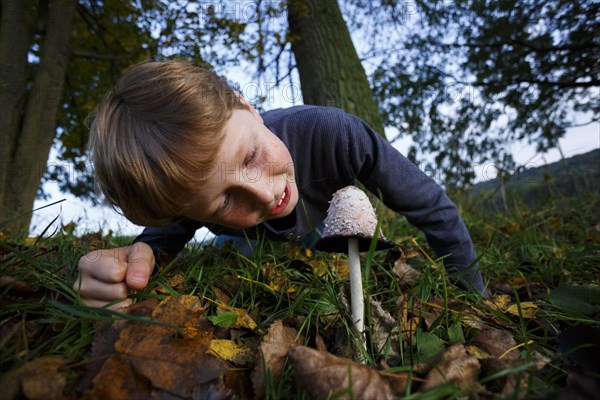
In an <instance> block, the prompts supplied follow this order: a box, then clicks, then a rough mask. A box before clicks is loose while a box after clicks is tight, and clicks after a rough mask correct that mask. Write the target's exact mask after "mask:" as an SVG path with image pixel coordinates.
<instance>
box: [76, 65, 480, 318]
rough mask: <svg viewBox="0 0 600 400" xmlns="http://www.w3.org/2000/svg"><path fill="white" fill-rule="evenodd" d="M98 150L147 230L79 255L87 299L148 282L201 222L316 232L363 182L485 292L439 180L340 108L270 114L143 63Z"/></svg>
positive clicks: (214, 226) (118, 192)
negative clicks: (342, 194)
mask: <svg viewBox="0 0 600 400" xmlns="http://www.w3.org/2000/svg"><path fill="white" fill-rule="evenodd" d="M90 148H91V152H92V159H93V162H94V168H95V173H96V177H97V180H98V183H99V186H100V188H101V189H102V191H103V192H104V194H105V196H106V198H107V200H108V201H109V202H110V203H111V204H112V205H113V206H116V207H119V208H120V209H121V211H122V212H123V214H124V215H125V217H127V218H128V219H129V220H131V221H132V222H134V223H136V224H140V225H144V226H147V227H148V228H146V229H145V230H144V231H143V233H142V234H141V235H140V236H138V237H137V238H136V239H135V241H134V244H133V245H132V246H127V247H123V248H118V249H114V250H99V251H95V252H92V253H89V254H88V255H86V256H84V257H82V258H81V260H80V261H79V265H78V267H79V269H80V279H78V280H77V281H76V282H75V284H74V285H73V287H74V289H75V290H78V291H79V292H80V294H81V296H82V298H83V299H84V301H85V302H86V303H87V304H89V305H92V306H102V305H105V304H106V303H108V302H110V301H113V300H115V299H117V298H125V297H127V294H128V292H129V289H141V288H143V287H145V286H146V284H147V282H148V279H149V276H150V274H151V273H152V271H153V268H154V266H155V260H157V259H158V258H157V254H158V253H159V252H164V253H166V254H168V255H170V256H175V255H176V254H177V253H178V252H179V251H180V250H181V249H182V248H183V247H184V245H185V243H186V242H187V241H189V240H190V239H191V238H192V237H193V235H194V232H195V231H196V230H197V229H198V228H200V227H202V226H206V227H208V228H209V229H210V230H211V231H212V232H214V233H215V234H216V235H217V237H218V238H219V237H223V236H224V235H233V236H238V237H243V238H250V239H252V238H256V237H257V236H258V235H266V236H267V237H269V238H273V239H280V240H281V239H287V240H296V241H299V240H303V239H307V238H309V237H310V236H311V234H315V233H316V234H317V235H318V234H319V225H321V223H322V221H323V220H324V218H325V216H326V212H327V207H328V203H329V200H330V199H331V197H332V195H333V193H334V192H335V191H337V190H338V189H340V188H342V187H344V186H347V185H350V184H353V183H355V182H356V181H359V182H361V183H362V184H363V185H364V186H365V187H366V188H367V189H368V190H370V191H371V192H373V193H374V194H376V195H377V196H378V197H379V196H381V198H382V200H383V201H384V203H385V204H386V205H387V206H388V207H390V208H391V209H393V210H394V211H396V212H399V213H401V214H403V215H405V216H406V217H407V218H408V220H409V221H410V222H411V223H412V224H413V225H415V226H417V227H418V228H419V229H421V230H422V231H423V232H425V234H426V237H427V240H428V242H429V244H430V246H431V247H432V248H433V249H434V251H435V252H436V254H437V255H438V256H439V257H445V258H444V265H445V267H446V269H447V270H448V271H449V272H459V273H460V281H461V283H462V286H465V287H469V288H473V289H475V290H477V291H479V292H480V293H483V294H485V288H484V285H483V281H482V278H481V275H480V273H479V271H478V266H477V265H476V263H475V252H474V249H473V244H472V242H471V238H470V236H469V233H468V231H467V229H466V227H465V225H464V223H463V221H462V219H461V218H460V216H459V214H458V211H457V209H456V207H455V206H454V204H453V203H452V202H451V201H450V200H449V199H448V198H447V197H446V195H445V193H444V191H443V190H442V188H441V187H440V186H439V185H437V184H436V183H435V182H434V181H433V180H432V179H430V178H429V177H427V176H426V175H425V174H424V173H422V172H421V171H420V170H419V169H418V168H417V167H416V166H415V165H414V164H412V163H411V162H410V161H408V160H407V159H406V158H404V157H403V156H402V155H401V154H400V153H399V152H398V151H397V150H395V149H394V148H393V147H392V146H391V145H390V144H389V143H388V142H387V141H385V140H384V139H383V138H382V137H381V136H380V135H378V134H377V133H376V132H375V131H373V130H372V129H371V128H370V127H369V126H368V125H367V124H366V123H365V122H364V121H362V120H360V119H359V118H357V117H355V116H352V115H349V114H346V113H345V112H344V111H342V110H339V109H335V108H327V107H314V106H296V107H292V108H289V109H280V110H273V111H269V112H266V113H265V114H264V115H263V116H262V117H261V116H260V115H259V114H258V113H257V112H256V111H255V110H254V109H253V108H252V107H251V106H250V105H249V104H248V103H247V102H245V101H244V100H243V99H242V98H241V97H240V96H239V95H238V94H237V93H235V92H234V91H233V90H232V89H231V88H230V87H229V86H228V85H227V84H226V83H225V82H224V81H222V80H221V79H219V78H218V77H217V76H216V75H215V74H214V73H212V72H210V71H206V70H203V69H201V68H197V67H194V66H192V65H190V64H188V63H186V62H183V61H163V62H147V63H142V64H139V65H137V66H134V67H133V68H131V69H130V70H128V71H127V72H125V73H124V74H123V76H122V77H121V78H120V79H119V80H118V82H117V83H116V85H115V87H114V89H113V90H112V92H110V93H108V94H107V95H106V96H105V97H104V98H103V99H102V101H101V102H100V103H99V105H98V108H97V112H96V115H95V119H94V122H93V125H92V128H91V139H90ZM129 304H131V300H130V299H127V300H125V301H124V302H121V303H119V304H118V305H117V306H119V307H122V306H127V305H129Z"/></svg>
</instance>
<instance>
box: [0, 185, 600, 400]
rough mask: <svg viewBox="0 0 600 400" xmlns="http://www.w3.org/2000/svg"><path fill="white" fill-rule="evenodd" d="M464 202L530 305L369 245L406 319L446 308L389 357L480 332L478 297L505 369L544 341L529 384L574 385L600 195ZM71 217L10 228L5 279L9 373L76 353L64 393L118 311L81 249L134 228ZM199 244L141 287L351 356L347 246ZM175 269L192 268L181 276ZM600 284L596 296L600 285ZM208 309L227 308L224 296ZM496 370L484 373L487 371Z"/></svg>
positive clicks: (598, 254) (276, 390) (476, 233)
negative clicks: (514, 356)
mask: <svg viewBox="0 0 600 400" xmlns="http://www.w3.org/2000/svg"><path fill="white" fill-rule="evenodd" d="M458 204H459V206H460V209H461V212H462V214H463V217H464V219H465V221H466V223H467V225H468V226H469V229H470V232H471V234H472V237H473V240H474V242H475V245H476V247H477V249H478V251H479V253H480V254H481V259H480V263H481V266H482V272H483V274H484V276H485V278H486V280H487V281H488V283H489V287H490V289H491V291H492V292H493V293H505V294H507V295H509V296H511V298H512V299H513V300H514V301H515V302H516V304H517V307H518V310H519V313H518V314H519V315H517V316H515V315H510V314H507V313H503V312H499V311H498V310H495V309H493V307H490V306H489V305H485V304H482V303H481V302H480V301H479V299H478V298H477V297H476V296H475V295H474V294H471V293H466V292H463V291H459V290H456V289H454V288H453V287H452V285H450V284H449V283H447V282H448V280H447V277H446V274H445V272H444V271H443V269H442V268H440V265H439V264H440V263H439V261H435V260H431V259H428V257H415V258H413V259H411V260H410V262H411V264H412V265H413V266H414V267H415V268H416V269H418V270H420V271H421V272H422V277H421V279H420V280H419V282H418V283H417V284H416V285H415V286H414V287H412V288H410V289H406V288H405V287H403V286H401V285H400V284H399V282H398V279H397V277H396V276H395V275H394V274H393V273H391V265H390V261H389V259H387V258H386V254H385V253H377V254H369V256H368V257H367V262H368V263H370V265H371V268H370V269H369V271H370V273H368V274H365V279H367V281H366V282H365V291H366V292H367V293H368V296H367V298H372V299H374V300H376V301H378V302H379V303H381V305H382V308H383V309H385V310H386V311H388V312H389V313H390V315H392V317H394V319H396V320H398V321H400V320H401V319H402V318H403V316H402V315H401V313H402V310H409V312H410V310H416V309H419V308H420V309H425V308H427V309H428V310H429V309H432V307H434V306H435V307H437V308H438V309H439V310H441V311H440V313H439V315H438V316H436V318H435V319H434V320H433V321H430V322H431V323H430V325H429V326H428V328H427V329H424V328H423V326H422V325H421V326H420V327H418V329H416V331H415V333H414V335H412V336H410V337H407V338H404V339H403V340H404V341H405V342H406V343H405V345H404V346H400V354H399V355H397V356H395V357H392V358H389V359H388V360H387V362H388V364H390V365H389V366H390V369H389V371H391V372H394V371H407V370H411V368H412V366H413V365H414V364H416V363H418V362H422V361H425V360H427V359H428V358H429V357H430V356H432V355H433V354H435V353H436V352H437V351H439V350H441V349H443V348H444V347H446V346H448V344H450V343H454V342H461V341H462V342H464V341H465V340H466V339H468V338H469V337H470V336H472V334H473V333H472V330H470V329H469V328H468V326H467V325H468V324H466V323H465V318H467V317H469V315H470V314H469V313H468V312H467V311H465V310H467V309H468V308H467V306H466V305H468V306H469V307H472V308H475V309H477V310H479V312H480V314H481V315H483V317H484V318H488V320H489V321H494V323H495V324H497V326H499V327H501V328H502V329H506V330H508V331H510V332H511V334H512V335H513V336H514V338H515V341H516V343H517V344H518V348H515V349H513V350H512V351H515V352H518V354H519V356H520V358H521V359H522V360H524V362H523V364H522V365H521V367H519V368H515V369H512V370H505V371H499V372H498V373H497V374H498V376H501V375H502V374H504V375H514V374H517V375H518V374H523V370H524V369H527V368H528V367H531V365H532V364H531V363H533V362H534V361H535V360H534V358H535V355H536V354H537V353H539V354H541V355H543V356H545V357H548V358H549V359H550V360H551V362H550V364H549V365H548V366H546V367H545V368H544V369H543V370H541V371H540V372H538V373H534V374H529V375H528V382H527V385H526V387H525V386H523V387H521V388H520V389H519V390H520V391H522V392H521V393H525V395H526V397H529V398H544V397H546V396H549V395H550V394H552V393H555V392H556V391H558V390H560V389H561V388H562V387H564V386H565V384H566V378H567V370H566V366H565V363H564V362H563V360H562V359H561V356H560V354H559V353H558V351H557V333H558V332H560V331H562V330H563V329H565V328H566V327H569V326H576V325H578V324H582V325H596V326H598V325H600V322H599V318H598V316H599V311H598V303H595V304H594V303H593V302H586V300H585V299H583V300H582V299H581V296H582V293H583V292H581V290H580V289H581V287H579V286H577V285H585V287H586V288H590V287H591V288H590V289H589V290H591V291H592V292H593V291H594V288H596V289H597V288H598V287H599V286H600V282H599V277H600V231H599V229H600V228H599V226H598V224H599V223H600V219H599V218H598V216H597V210H598V209H600V196H598V195H597V194H590V193H588V194H584V195H581V196H579V197H569V198H566V197H560V198H548V199H547V200H546V201H544V202H543V203H542V204H540V205H538V206H537V207H535V208H530V207H527V206H525V205H524V204H522V203H519V202H518V201H517V200H514V201H513V202H512V203H511V204H510V208H509V212H506V211H503V212H500V211H494V210H490V209H489V208H482V207H481V204H482V203H481V201H480V200H477V199H475V200H473V199H467V198H460V196H458ZM384 214H385V216H386V217H385V218H384V221H383V224H382V225H383V229H384V231H385V233H386V235H387V236H388V238H390V239H392V240H393V241H395V242H396V243H398V244H400V246H401V247H402V248H403V249H404V251H405V252H406V253H411V254H412V253H415V254H416V253H419V252H421V251H425V252H428V249H427V247H426V242H425V240H424V238H423V236H422V234H421V233H420V232H419V231H417V230H415V229H414V228H413V227H411V226H410V225H408V224H407V223H406V221H405V220H404V219H402V218H397V217H395V216H391V215H388V214H387V213H384ZM72 228H73V227H72V226H65V227H62V228H61V229H59V231H58V232H57V233H56V234H54V235H53V236H52V237H50V238H37V239H34V240H31V239H28V240H26V241H22V242H20V243H15V242H14V241H12V240H11V239H10V238H7V237H2V238H1V240H0V257H1V260H2V265H1V271H2V273H1V274H0V275H7V276H11V277H13V278H14V281H13V282H11V283H7V282H4V283H3V286H2V287H1V288H0V305H1V308H0V371H1V373H2V374H5V373H7V372H9V371H12V370H15V369H17V368H19V367H20V366H22V365H24V364H26V363H27V362H29V361H32V360H35V359H36V358H38V357H41V356H45V355H61V356H64V357H65V358H66V359H67V360H68V361H69V364H68V368H67V369H68V374H67V388H66V391H65V394H66V395H67V396H70V397H75V396H76V395H77V392H76V384H77V380H78V378H79V377H80V376H81V374H82V373H83V367H82V365H85V362H86V360H87V359H88V358H89V356H90V345H91V342H92V339H93V336H94V334H95V332H96V331H97V325H96V324H95V321H102V320H112V319H115V318H117V316H116V315H115V314H114V313H112V312H110V311H108V310H103V309H97V308H90V307H86V306H85V305H83V304H82V303H81V302H80V300H79V299H78V296H77V294H76V293H75V292H73V290H72V289H71V284H72V282H73V281H74V280H75V278H76V276H77V269H76V266H77V261H78V259H79V258H80V257H81V256H82V255H84V254H86V253H87V252H88V251H91V250H93V249H96V248H110V247H116V246H121V245H124V244H126V243H128V241H129V240H130V238H123V237H112V236H102V235H100V234H89V235H84V236H82V237H76V236H75V235H74V234H73V229H72ZM188 250H189V251H188V252H187V254H185V255H182V256H180V257H179V258H178V259H176V260H175V261H174V262H172V263H171V264H169V265H168V266H166V267H164V268H163V269H162V271H161V273H160V274H159V276H157V277H155V278H153V279H152V280H151V282H150V284H149V285H148V287H147V288H146V289H145V290H143V291H140V292H139V293H137V294H136V297H137V298H138V299H145V298H158V299H161V298H164V297H166V296H168V295H176V294H178V293H180V294H193V295H196V296H198V297H199V298H200V299H201V300H203V302H205V303H206V304H212V303H211V302H210V301H208V300H212V301H224V300H228V301H229V304H230V305H232V306H234V307H237V308H241V309H245V310H248V312H249V314H250V315H251V316H252V317H253V318H254V320H255V321H257V323H258V325H259V328H261V329H263V330H264V329H266V328H268V327H269V326H270V325H271V324H272V323H273V321H275V320H277V319H283V320H284V321H285V322H286V323H287V324H289V325H293V326H296V327H297V328H298V331H299V336H302V337H303V338H304V339H305V341H306V342H307V343H308V344H310V345H312V344H314V342H315V340H316V337H317V335H318V336H320V337H322V338H323V339H324V341H325V343H326V344H327V345H328V349H329V350H330V351H332V352H335V353H337V354H342V355H348V353H349V349H350V347H351V346H350V344H349V343H348V341H347V340H342V339H343V338H344V337H348V332H351V323H350V322H349V320H348V319H347V318H344V317H343V315H344V313H345V312H344V305H343V302H342V300H341V298H340V293H341V292H343V291H344V288H345V287H347V285H348V280H347V274H346V272H345V271H344V265H345V264H344V262H343V260H344V257H340V256H332V255H327V256H325V255H323V254H308V253H307V252H305V251H303V250H302V249H299V248H297V247H295V246H292V245H288V244H284V243H272V242H268V241H264V242H263V243H262V245H261V246H260V247H259V251H257V252H256V253H255V254H254V256H253V257H252V258H246V257H244V256H242V255H240V254H238V253H237V252H235V251H234V250H231V249H229V250H216V249H214V248H211V247H208V248H206V249H200V248H198V247H189V248H188ZM421 254H422V253H421ZM428 254H431V253H429V252H428ZM176 275H181V276H182V278H183V279H180V280H179V281H174V280H173V277H174V276H176ZM573 288H574V289H573ZM586 290H587V289H586ZM592 292H590V293H591V294H590V296H591V297H593V296H595V295H596V292H593V293H592ZM584 297H585V296H584ZM588 297H589V296H588ZM528 301H533V302H535V303H536V305H537V306H538V314H537V317H536V318H535V319H530V318H525V317H524V316H523V312H524V310H523V306H524V305H525V304H526V302H528ZM434 303H435V304H434ZM400 304H402V307H400V306H399V305H400ZM586 306H587V307H588V308H585V307H586ZM403 307H404V308H403ZM461 307H462V308H461ZM208 313H209V314H210V315H215V314H216V308H215V307H214V305H211V306H210V308H209V310H208ZM119 318H136V317H133V316H125V317H123V316H122V315H121V316H119ZM367 322H369V321H367ZM367 325H368V324H367ZM400 337H402V336H400ZM365 356H366V359H367V360H368V362H369V363H371V364H372V365H374V366H375V365H377V363H380V362H381V361H382V359H385V358H386V357H385V356H382V355H381V354H378V352H377V351H376V349H374V348H373V347H369V349H368V350H367V354H366V355H365ZM528 362H531V363H529V364H528ZM523 376H525V375H523ZM491 378H493V377H483V378H481V380H480V383H482V384H485V383H486V382H489V381H490V380H492V379H491ZM266 382H267V385H268V387H267V393H268V394H269V398H300V399H302V398H309V395H308V393H307V392H305V391H303V390H302V389H301V388H298V387H296V386H295V385H294V384H293V371H292V369H291V367H290V366H289V365H288V366H287V367H286V368H285V370H284V372H283V376H282V378H281V379H280V380H279V381H274V380H273V379H271V377H270V376H267V379H266ZM410 387H411V386H410V385H409V388H410ZM406 394H407V396H408V397H406V398H410V399H425V398H427V399H437V398H459V397H464V396H465V393H464V392H461V391H460V389H458V388H456V387H450V386H444V387H439V388H436V389H433V390H431V391H428V392H426V393H420V392H412V393H411V392H410V389H407V393H406Z"/></svg>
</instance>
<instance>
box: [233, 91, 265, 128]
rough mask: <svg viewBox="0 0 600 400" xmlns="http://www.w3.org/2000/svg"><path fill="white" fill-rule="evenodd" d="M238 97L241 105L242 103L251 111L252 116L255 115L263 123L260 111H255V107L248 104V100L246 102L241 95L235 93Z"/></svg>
mask: <svg viewBox="0 0 600 400" xmlns="http://www.w3.org/2000/svg"><path fill="white" fill-rule="evenodd" d="M235 95H236V97H237V98H238V99H239V100H240V103H242V105H243V106H244V107H245V108H247V109H248V111H250V112H251V113H252V115H254V116H255V117H256V118H257V119H258V120H259V121H260V122H261V123H262V122H263V119H262V117H261V116H260V114H259V113H258V111H256V110H255V109H254V107H252V106H251V105H250V103H248V102H247V101H246V100H244V98H243V97H242V95H241V94H239V93H238V92H235Z"/></svg>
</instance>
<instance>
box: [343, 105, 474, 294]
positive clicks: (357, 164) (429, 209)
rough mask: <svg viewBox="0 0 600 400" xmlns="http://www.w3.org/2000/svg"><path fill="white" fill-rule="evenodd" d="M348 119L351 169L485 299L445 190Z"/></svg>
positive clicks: (463, 231) (357, 121)
mask: <svg viewBox="0 0 600 400" xmlns="http://www.w3.org/2000/svg"><path fill="white" fill-rule="evenodd" d="M344 120H345V123H344V125H345V128H346V129H345V145H346V146H347V150H346V151H347V155H348V156H347V159H348V165H347V168H349V169H350V170H352V171H354V172H355V173H356V176H357V177H358V180H359V181H360V182H361V183H363V184H364V185H365V187H366V188H367V189H368V190H369V191H371V192H372V193H374V194H375V195H376V196H381V198H382V200H383V202H384V203H385V204H386V205H387V206H388V207H389V208H391V209H392V210H394V211H396V212H398V213H400V214H402V215H404V216H405V217H406V218H407V219H408V221H409V222H410V223H411V224H413V225H414V226H416V227H417V228H419V229H420V230H421V231H423V232H424V233H425V236H426V238H427V242H428V243H429V245H430V246H431V248H432V249H433V250H434V251H435V253H436V255H437V256H438V257H440V258H443V263H444V267H445V268H446V269H447V271H448V272H450V273H452V274H454V275H455V276H457V278H458V279H459V282H458V283H459V285H460V286H462V287H465V288H474V289H476V290H477V291H479V292H480V293H483V294H484V295H485V294H486V290H485V286H484V283H483V279H482V277H481V273H480V272H479V265H478V263H477V262H476V255H475V250H474V246H473V242H472V240H471V237H470V235H469V232H468V230H467V227H466V226H465V224H464V222H463V220H462V218H461V217H460V215H459V212H458V209H457V208H456V206H455V205H454V203H453V202H452V201H451V200H450V199H449V198H448V196H446V193H445V191H444V190H443V189H442V187H441V186H440V185H438V184H437V183H436V182H435V181H434V180H433V179H432V178H430V177H429V176H427V175H426V174H425V173H423V172H422V171H421V170H420V169H419V168H418V167H417V166H416V165H415V164H413V163H412V162H411V161H410V160H408V159H407V158H405V157H404V156H403V155H402V154H401V153H400V152H399V151H398V150H396V149H395V148H394V147H393V146H392V145H391V144H390V143H389V142H388V141H386V140H385V139H383V138H382V137H381V136H380V135H379V134H378V133H377V132H375V131H374V130H373V129H371V128H370V127H369V126H368V125H367V124H366V123H365V122H364V121H362V120H361V119H359V118H357V117H354V116H352V115H349V114H346V117H345V118H344ZM342 147H343V146H342ZM340 150H342V149H340Z"/></svg>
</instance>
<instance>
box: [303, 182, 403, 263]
mask: <svg viewBox="0 0 600 400" xmlns="http://www.w3.org/2000/svg"><path fill="white" fill-rule="evenodd" d="M376 228H377V216H376V215H375V210H373V206H372V205H371V202H370V201H369V198H368V197H367V195H366V194H365V192H363V191H362V190H360V189H359V188H357V187H356V186H346V187H345V188H343V189H340V190H338V191H337V192H335V193H334V194H333V199H332V200H331V203H330V204H329V209H328V210H327V218H325V229H324V231H323V238H322V239H320V240H319V241H318V242H317V243H316V245H315V248H316V249H317V250H321V251H328V252H335V253H347V252H348V239H349V238H356V239H358V250H359V251H361V252H363V251H368V250H369V246H370V245H371V239H372V238H373V236H374V234H375V229H376ZM393 246H394V243H392V242H390V241H389V240H387V239H386V238H385V236H383V233H382V232H381V230H379V235H378V238H377V247H376V250H385V249H389V248H391V247H393Z"/></svg>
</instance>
